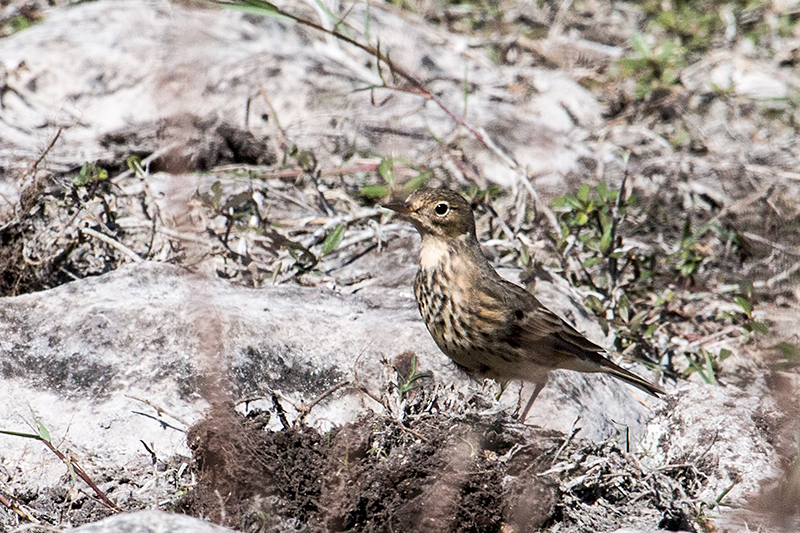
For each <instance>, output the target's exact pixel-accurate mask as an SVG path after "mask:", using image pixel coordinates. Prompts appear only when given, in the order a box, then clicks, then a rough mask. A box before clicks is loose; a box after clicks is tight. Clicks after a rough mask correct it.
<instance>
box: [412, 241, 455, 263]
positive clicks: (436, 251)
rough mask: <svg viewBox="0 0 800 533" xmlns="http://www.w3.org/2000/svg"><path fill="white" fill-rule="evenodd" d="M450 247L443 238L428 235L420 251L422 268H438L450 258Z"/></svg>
mask: <svg viewBox="0 0 800 533" xmlns="http://www.w3.org/2000/svg"><path fill="white" fill-rule="evenodd" d="M450 251H451V250H450V247H449V246H448V245H447V243H446V242H445V241H444V240H442V239H437V238H436V237H428V236H426V237H425V238H423V239H422V248H421V249H420V251H419V266H420V268H422V269H423V270H424V269H428V268H438V267H440V266H441V265H443V264H444V263H446V262H447V261H448V260H449V259H450Z"/></svg>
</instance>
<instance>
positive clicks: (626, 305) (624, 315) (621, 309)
mask: <svg viewBox="0 0 800 533" xmlns="http://www.w3.org/2000/svg"><path fill="white" fill-rule="evenodd" d="M630 310H631V303H630V302H629V301H628V297H627V296H625V295H624V294H623V295H622V296H620V298H619V302H617V314H618V315H619V317H620V318H621V319H622V321H623V322H626V323H627V322H628V318H629V316H630Z"/></svg>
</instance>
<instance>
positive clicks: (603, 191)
mask: <svg viewBox="0 0 800 533" xmlns="http://www.w3.org/2000/svg"><path fill="white" fill-rule="evenodd" d="M597 198H598V199H599V200H600V204H605V203H606V202H607V201H608V185H606V182H604V181H601V182H600V183H598V184H597Z"/></svg>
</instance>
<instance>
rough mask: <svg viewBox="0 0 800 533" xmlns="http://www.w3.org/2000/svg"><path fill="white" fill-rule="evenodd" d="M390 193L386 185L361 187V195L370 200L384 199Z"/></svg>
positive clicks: (390, 190)
mask: <svg viewBox="0 0 800 533" xmlns="http://www.w3.org/2000/svg"><path fill="white" fill-rule="evenodd" d="M391 193H392V189H391V188H389V187H387V186H386V185H366V186H364V187H361V194H362V195H363V196H368V197H370V198H384V197H386V196H389V195H390V194H391Z"/></svg>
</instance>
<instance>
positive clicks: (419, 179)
mask: <svg viewBox="0 0 800 533" xmlns="http://www.w3.org/2000/svg"><path fill="white" fill-rule="evenodd" d="M431 176H433V172H431V171H430V170H426V171H425V172H420V173H419V174H417V175H416V176H414V177H413V178H411V179H410V180H408V181H407V182H406V184H405V185H403V190H404V191H407V192H414V191H416V190H417V189H419V188H420V187H422V186H423V185H425V184H426V183H427V182H428V180H429V179H431Z"/></svg>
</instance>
